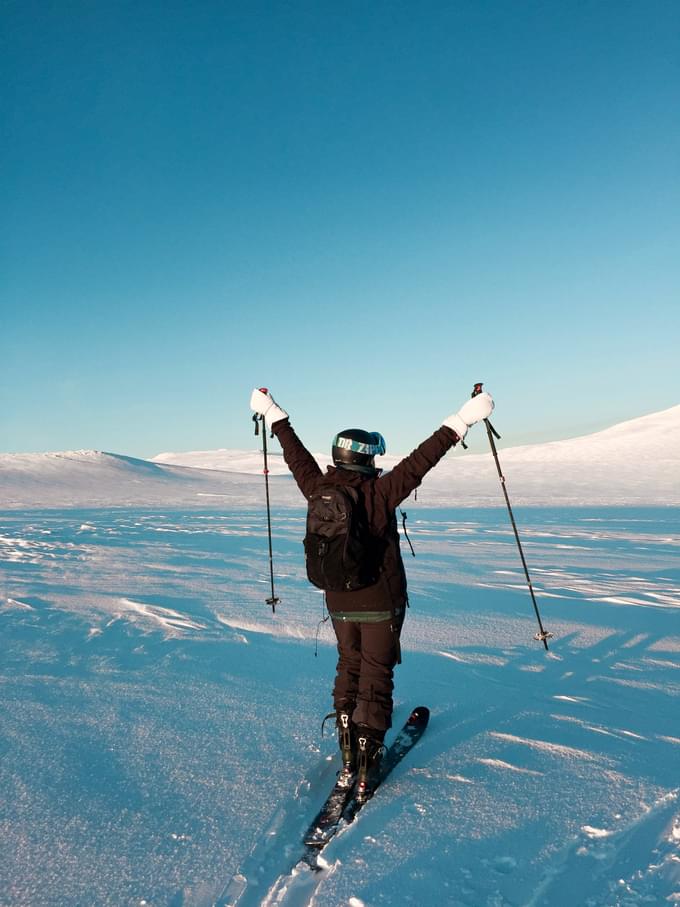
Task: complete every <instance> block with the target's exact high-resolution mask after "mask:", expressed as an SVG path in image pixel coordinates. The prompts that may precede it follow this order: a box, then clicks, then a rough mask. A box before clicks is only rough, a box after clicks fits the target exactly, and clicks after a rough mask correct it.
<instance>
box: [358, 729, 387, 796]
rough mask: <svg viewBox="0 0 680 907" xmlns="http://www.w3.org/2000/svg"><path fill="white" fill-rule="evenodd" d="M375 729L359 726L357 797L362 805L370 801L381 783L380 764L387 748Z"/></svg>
mask: <svg viewBox="0 0 680 907" xmlns="http://www.w3.org/2000/svg"><path fill="white" fill-rule="evenodd" d="M377 733H379V732H377V731H375V730H374V729H373V728H369V727H365V726H364V725H358V727H357V732H356V737H357V782H356V788H355V796H356V798H357V800H358V801H359V802H360V803H363V802H365V801H366V800H370V798H371V797H372V796H373V793H374V791H375V789H376V787H377V786H378V783H379V781H380V763H381V761H382V757H383V753H384V752H385V747H384V746H383V741H382V736H376V734H377Z"/></svg>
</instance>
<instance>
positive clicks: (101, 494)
mask: <svg viewBox="0 0 680 907" xmlns="http://www.w3.org/2000/svg"><path fill="white" fill-rule="evenodd" d="M472 430H473V431H475V432H480V431H483V428H482V427H481V426H476V427H474V428H473V429H472ZM498 443H499V456H500V461H501V466H502V468H503V472H504V474H505V477H506V479H507V487H508V492H509V494H510V496H511V500H512V502H513V503H517V504H524V505H541V506H546V505H551V504H555V505H580V504H582V505H589V504H591V505H623V504H630V505H641V506H643V505H669V504H672V505H680V405H679V406H674V407H671V408H670V409H667V410H664V411H662V412H658V413H653V414H651V415H648V416H642V417H640V418H637V419H632V420H630V421H627V422H622V423H620V424H618V425H614V426H613V427H611V428H608V429H605V430H604V431H600V432H596V433H595V434H591V435H586V436H584V437H579V438H572V439H569V440H565V441H553V442H549V443H547V444H532V445H527V446H522V447H513V448H507V449H505V448H503V447H502V441H501V442H498ZM316 457H317V460H318V461H319V463H320V465H321V466H322V468H324V469H325V467H326V466H327V465H328V463H329V462H330V460H329V458H328V456H326V455H321V454H317V455H316ZM400 459H401V457H398V456H390V457H382V458H380V460H381V462H380V465H381V466H382V467H383V468H384V469H386V470H388V469H391V468H392V467H393V466H394V465H395V464H396V463H398V462H399V460H400ZM269 468H270V473H271V476H270V481H271V490H272V503H273V504H274V505H275V506H289V505H295V504H298V505H299V504H301V503H302V499H301V497H300V495H299V492H297V490H296V488H295V486H294V483H293V482H292V481H291V478H290V475H289V473H288V469H287V467H286V465H285V463H284V462H283V457H282V456H281V454H280V452H279V451H277V450H276V449H274V450H273V451H272V452H271V454H270V462H269ZM262 496H263V482H262V454H261V451H260V450H259V449H256V448H255V449H253V450H250V451H246V450H214V451H193V452H189V453H162V454H159V455H158V456H156V457H154V458H153V459H152V460H140V459H135V458H133V457H126V456H122V455H120V454H113V453H104V452H100V451H91V450H90V451H82V450H81V451H67V452H63V453H44V454H0V509H3V508H13V509H14V508H21V507H64V506H78V507H86V506H103V505H109V504H110V505H114V506H123V505H126V504H135V505H166V506H170V505H177V506H205V505H210V504H220V505H222V506H224V505H225V504H227V503H231V504H232V505H236V504H238V505H239V506H247V505H249V504H252V505H254V506H257V505H259V504H261V503H262ZM418 501H419V502H420V503H422V504H423V505H430V506H494V505H502V504H503V498H502V493H501V490H500V486H499V479H498V474H497V472H496V467H495V465H494V462H493V459H492V457H491V454H490V453H485V454H468V453H466V452H465V451H464V450H462V449H461V448H457V449H456V450H454V451H453V452H451V453H449V454H448V455H447V456H446V457H445V458H444V460H442V462H441V463H439V464H438V466H437V467H436V468H435V469H434V470H433V471H432V472H431V473H430V474H429V475H428V476H427V477H426V479H425V481H424V483H423V486H422V489H419V491H418Z"/></svg>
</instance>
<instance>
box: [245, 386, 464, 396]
mask: <svg viewBox="0 0 680 907" xmlns="http://www.w3.org/2000/svg"><path fill="white" fill-rule="evenodd" d="M480 387H481V385H480ZM259 391H260V393H261V394H268V393H269V388H268V387H261V388H259Z"/></svg>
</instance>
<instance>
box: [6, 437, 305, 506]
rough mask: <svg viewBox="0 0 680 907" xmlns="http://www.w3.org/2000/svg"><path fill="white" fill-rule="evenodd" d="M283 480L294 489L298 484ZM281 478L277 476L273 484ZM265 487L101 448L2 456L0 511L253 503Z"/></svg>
mask: <svg viewBox="0 0 680 907" xmlns="http://www.w3.org/2000/svg"><path fill="white" fill-rule="evenodd" d="M278 481H279V482H281V481H282V480H280V479H279V480H278ZM283 481H284V483H285V484H286V485H287V486H291V488H290V490H291V491H292V490H293V489H292V483H291V482H290V481H289V480H285V479H284V480H283ZM276 482H277V480H276V479H275V478H273V479H272V485H275V484H276ZM261 488H262V482H261V481H257V480H256V479H255V477H254V476H250V475H239V474H238V473H232V474H226V473H225V472H217V471H215V470H206V469H191V468H188V467H185V466H165V465H161V464H157V463H152V462H151V461H150V460H139V459H136V458H135V457H126V456H122V455H121V454H114V453H106V452H103V451H98V450H76V451H64V452H60V453H38V454H32V453H29V454H0V510H2V509H19V508H22V507H28V508H33V507H102V506H109V505H111V506H116V507H122V506H127V505H135V506H138V505H166V506H169V505H177V506H201V505H206V506H210V505H211V504H215V503H220V502H221V503H224V501H225V500H227V499H228V500H229V502H230V503H231V504H232V505H236V504H238V505H239V506H248V505H249V504H250V503H251V502H254V501H259V499H260V498H261V496H262V495H261ZM291 497H292V495H291Z"/></svg>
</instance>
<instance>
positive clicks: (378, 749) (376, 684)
mask: <svg viewBox="0 0 680 907" xmlns="http://www.w3.org/2000/svg"><path fill="white" fill-rule="evenodd" d="M250 406H251V409H253V410H254V411H255V413H256V414H258V415H259V416H263V417H264V421H265V424H266V426H267V427H268V428H269V429H271V430H272V432H273V433H274V434H275V435H276V437H277V438H278V440H279V442H280V444H281V447H282V448H283V456H284V459H285V461H286V463H287V464H288V467H289V468H290V470H291V472H292V473H293V477H294V479H295V481H296V483H297V485H298V487H299V488H300V491H301V492H302V494H303V495H304V496H305V498H307V500H308V501H309V500H310V498H312V496H314V495H316V494H318V493H319V492H320V491H321V490H322V489H323V488H324V487H325V488H328V487H329V486H343V487H347V486H349V487H350V488H352V489H355V490H356V491H357V492H358V496H357V497H358V501H359V504H360V506H361V508H362V513H363V514H364V515H365V518H366V519H367V523H368V527H369V531H370V534H371V536H372V538H373V539H374V540H375V542H376V545H375V546H374V547H373V549H372V552H371V553H369V552H368V551H367V554H366V557H367V558H369V557H376V554H375V552H376V550H377V551H379V555H377V556H379V558H380V563H379V564H378V565H377V571H376V572H377V576H378V578H377V581H375V582H373V583H372V584H371V585H368V586H366V587H364V588H359V589H354V590H352V591H326V604H327V607H328V611H329V614H330V616H331V619H332V622H333V629H334V631H335V635H336V639H337V647H338V663H337V675H336V678H335V685H334V688H333V704H334V707H335V718H336V726H337V728H338V739H339V744H340V750H341V755H342V762H343V770H342V773H341V776H344V778H345V779H346V783H347V784H353V783H354V782H355V781H356V791H357V793H358V796H359V797H362V798H367V797H370V796H371V794H372V792H373V789H374V786H375V783H376V779H377V777H378V770H379V766H380V760H381V758H382V753H383V750H384V747H383V740H384V737H385V732H386V731H387V730H388V728H390V727H391V725H392V708H393V703H392V691H393V689H394V683H393V672H394V668H395V666H396V665H397V664H398V663H400V661H401V653H400V646H399V636H400V633H401V627H402V624H403V621H404V616H405V609H406V607H407V595H406V574H405V570H404V564H403V561H402V558H401V552H400V549H399V531H398V528H397V519H396V508H397V506H398V505H399V504H400V503H401V501H403V500H404V499H405V498H407V497H408V495H409V494H410V493H411V492H412V491H413V490H414V489H415V488H417V487H418V486H419V485H420V483H421V481H422V479H423V477H424V476H425V475H426V473H427V472H429V470H430V469H432V467H433V466H435V465H436V464H437V463H438V462H439V460H440V459H441V458H442V457H443V456H444V454H445V453H446V452H447V451H448V450H449V449H450V448H451V447H453V446H454V445H455V444H457V443H458V442H459V441H462V440H463V438H464V437H465V435H466V434H467V431H468V428H469V427H470V426H471V425H474V424H475V423H476V422H479V421H481V420H482V419H486V418H487V417H488V416H490V415H491V412H492V410H493V407H494V403H493V400H492V398H491V397H490V395H489V394H487V393H481V394H479V395H478V396H476V397H473V398H472V399H471V400H468V401H467V402H466V403H465V404H464V405H463V406H462V407H461V409H460V410H459V411H458V412H457V413H455V414H454V415H452V416H449V417H448V418H447V419H445V420H444V422H443V423H442V425H441V427H440V428H438V429H437V430H436V431H435V432H434V433H433V434H432V435H431V436H430V437H429V438H427V440H425V441H423V443H422V444H420V445H419V447H417V448H416V449H415V450H414V451H413V452H412V453H411V454H410V455H409V456H407V457H405V458H404V459H403V460H402V461H401V462H400V463H398V464H397V466H395V468H394V469H393V470H392V471H391V472H389V473H387V474H386V475H382V474H381V472H382V471H381V470H380V469H377V468H376V466H375V457H376V455H380V454H384V453H385V449H386V448H385V441H384V439H383V437H382V435H380V434H378V433H377V432H368V431H364V430H363V429H356V428H354V429H347V430H345V431H341V432H339V433H338V434H337V435H336V436H335V437H334V439H333V444H332V457H333V463H334V465H333V466H329V467H328V471H327V473H326V474H324V473H323V472H322V470H321V468H320V467H319V465H318V463H317V462H316V460H315V459H314V458H313V457H312V455H311V454H310V453H309V451H308V450H307V449H306V448H305V447H304V445H303V444H302V442H301V441H300V439H299V438H298V436H297V435H296V433H295V431H294V430H293V428H292V426H291V424H290V421H289V418H288V413H286V412H285V411H284V410H283V409H281V407H280V406H278V404H277V403H276V402H275V401H274V399H273V398H272V396H271V394H270V393H269V391H267V390H266V388H263V389H262V390H257V389H256V390H253V393H252V396H251V400H250Z"/></svg>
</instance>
